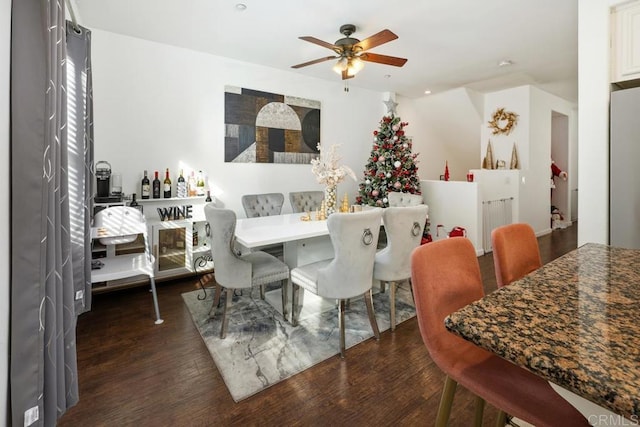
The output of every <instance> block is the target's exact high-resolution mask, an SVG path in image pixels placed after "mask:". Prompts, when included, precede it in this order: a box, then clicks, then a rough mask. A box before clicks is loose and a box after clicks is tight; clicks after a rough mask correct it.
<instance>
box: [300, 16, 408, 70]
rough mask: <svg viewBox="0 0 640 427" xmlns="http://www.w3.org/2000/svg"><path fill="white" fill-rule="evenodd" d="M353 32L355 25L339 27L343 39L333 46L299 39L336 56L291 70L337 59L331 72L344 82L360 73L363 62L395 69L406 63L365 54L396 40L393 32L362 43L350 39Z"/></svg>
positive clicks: (378, 35) (305, 63)
mask: <svg viewBox="0 0 640 427" xmlns="http://www.w3.org/2000/svg"><path fill="white" fill-rule="evenodd" d="M355 32H356V26H355V25H352V24H345V25H343V26H341V27H340V33H342V34H343V35H344V37H343V38H341V39H339V40H336V42H335V43H334V44H331V43H327V42H325V41H322V40H320V39H317V38H315V37H312V36H303V37H299V39H301V40H304V41H308V42H310V43H314V44H317V45H319V46H322V47H326V48H327V49H331V50H333V51H334V52H335V53H336V55H337V56H326V57H324V58H319V59H314V60H313V61H309V62H303V63H302V64H297V65H292V66H291V68H302V67H306V66H307V65H313V64H318V63H320V62H324V61H329V60H331V59H337V60H338V61H337V62H336V64H335V65H334V66H333V70H334V71H335V72H336V73H338V74H341V75H342V80H346V79H350V78H353V77H354V76H355V75H356V74H357V73H358V71H360V70H361V69H362V68H363V67H364V63H363V61H366V62H377V63H378V64H385V65H393V66H395V67H402V66H403V65H404V64H405V63H406V62H407V60H406V58H398V57H396V56H388V55H379V54H377V53H371V52H367V51H368V50H369V49H373V48H374V47H376V46H380V45H381V44H384V43H387V42H390V41H392V40H395V39H397V38H398V36H397V35H395V34H394V33H393V32H391V31H389V30H382V31H380V32H379V33H376V34H374V35H372V36H371V37H369V38H366V39H364V40H362V41H360V40H358V39H356V38H353V37H351V34H353V33H355Z"/></svg>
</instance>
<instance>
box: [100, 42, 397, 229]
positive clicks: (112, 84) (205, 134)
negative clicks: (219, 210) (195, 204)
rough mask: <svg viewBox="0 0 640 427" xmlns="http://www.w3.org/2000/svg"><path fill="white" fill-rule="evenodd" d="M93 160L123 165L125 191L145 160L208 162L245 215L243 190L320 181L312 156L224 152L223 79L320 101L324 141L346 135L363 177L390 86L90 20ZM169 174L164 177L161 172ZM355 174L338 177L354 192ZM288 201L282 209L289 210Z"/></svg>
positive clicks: (117, 169) (352, 161)
mask: <svg viewBox="0 0 640 427" xmlns="http://www.w3.org/2000/svg"><path fill="white" fill-rule="evenodd" d="M92 57H93V80H94V111H95V160H96V161H99V160H106V161H108V162H109V163H110V164H111V167H112V171H113V172H114V173H121V174H122V178H123V191H124V192H125V193H127V194H129V193H133V192H135V193H140V180H141V179H142V173H143V170H145V169H146V170H148V171H149V173H150V174H153V171H156V170H157V171H160V175H161V176H163V175H164V170H165V169H166V168H169V170H170V173H171V177H172V180H173V181H175V179H176V176H177V173H178V172H179V170H180V169H185V170H190V169H195V170H196V171H197V170H200V169H201V170H203V172H205V173H206V174H207V175H208V181H209V186H210V187H211V189H212V193H213V195H214V196H215V197H216V198H217V199H218V200H219V202H220V203H221V204H222V205H223V206H225V207H227V208H229V209H232V210H234V211H236V213H237V214H238V216H239V217H243V216H244V210H243V209H242V205H241V202H240V198H241V196H242V195H243V194H253V193H268V192H281V193H284V194H285V197H286V198H287V200H288V197H287V193H288V192H289V191H299V190H316V189H317V190H321V189H322V188H323V186H322V185H321V184H318V183H317V182H316V181H315V177H314V176H313V174H312V173H311V166H310V165H308V164H295V165H286V164H255V163H225V162H224V87H225V85H231V86H238V87H244V88H248V89H256V90H261V91H266V92H271V93H278V94H283V95H292V96H297V97H301V98H307V99H312V100H317V101H320V102H321V140H322V143H323V146H324V147H327V148H328V147H329V146H330V145H331V144H340V145H341V146H340V149H339V153H340V155H341V156H342V157H343V163H344V164H346V165H348V166H350V167H351V168H352V169H353V170H354V171H355V172H356V175H357V176H358V179H359V180H360V179H361V177H362V174H363V171H364V166H365V164H366V161H367V159H368V157H369V155H370V154H371V148H372V143H373V131H374V130H376V129H378V126H379V122H380V119H381V118H382V116H383V115H384V114H385V113H386V108H385V106H384V104H383V102H382V101H383V94H382V93H381V92H374V91H369V90H363V89H359V88H356V87H353V86H352V87H351V88H350V91H349V92H348V93H347V92H344V90H343V83H342V82H341V81H340V79H338V78H337V79H336V81H335V82H330V81H325V80H320V79H314V78H309V77H305V76H301V75H299V74H297V73H291V72H286V71H280V70H276V69H272V68H267V67H262V66H257V65H253V64H249V63H244V62H239V61H235V60H231V59H227V58H221V57H216V56H212V55H208V54H204V53H200V52H196V51H192V50H187V49H182V48H177V47H173V46H169V45H163V44H159V43H153V42H149V41H145V40H141V39H136V38H132V37H128V36H122V35H117V34H114V33H110V32H105V31H101V30H93V45H92ZM161 179H162V178H161ZM357 185H358V183H356V182H354V181H353V180H351V179H347V180H345V181H343V183H341V184H340V185H339V188H338V192H339V198H340V199H342V196H343V194H344V193H345V192H346V193H348V196H349V200H350V201H353V200H354V199H355V195H356V193H357ZM290 211H291V208H290V206H289V203H288V201H287V202H286V203H285V207H284V210H283V212H290Z"/></svg>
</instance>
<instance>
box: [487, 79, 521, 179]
mask: <svg viewBox="0 0 640 427" xmlns="http://www.w3.org/2000/svg"><path fill="white" fill-rule="evenodd" d="M529 87H530V86H519V87H516V88H512V89H505V90H501V91H497V92H491V93H487V94H486V95H485V97H484V117H483V121H482V127H481V131H480V135H481V146H480V165H482V159H484V157H485V156H486V154H487V146H488V145H489V141H491V150H492V152H493V163H494V164H495V162H496V161H497V160H504V161H505V162H506V164H507V168H509V164H510V163H511V152H512V151H513V144H516V150H517V152H518V160H519V163H520V169H521V170H526V169H528V168H529V132H530V128H531V124H530V123H531V117H530V111H529V109H530V102H531V101H530V99H529V96H530V95H529ZM498 108H504V109H505V111H511V112H513V113H516V114H518V122H517V124H516V125H515V126H514V127H513V129H512V131H511V133H510V134H509V135H504V134H498V135H494V134H493V130H492V129H491V128H490V127H489V124H488V123H489V121H490V120H492V119H493V115H494V114H495V112H496V110H497V109H498Z"/></svg>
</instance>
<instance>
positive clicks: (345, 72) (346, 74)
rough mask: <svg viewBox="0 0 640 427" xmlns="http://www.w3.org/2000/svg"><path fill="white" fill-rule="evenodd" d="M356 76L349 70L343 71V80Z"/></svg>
mask: <svg viewBox="0 0 640 427" xmlns="http://www.w3.org/2000/svg"><path fill="white" fill-rule="evenodd" d="M354 77H355V76H350V75H349V74H348V73H347V70H344V71H342V80H347V79H352V78H354Z"/></svg>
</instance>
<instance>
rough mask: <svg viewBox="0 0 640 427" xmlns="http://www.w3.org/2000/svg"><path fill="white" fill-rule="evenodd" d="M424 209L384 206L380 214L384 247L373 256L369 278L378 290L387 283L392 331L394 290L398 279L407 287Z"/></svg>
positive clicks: (394, 327)
mask: <svg viewBox="0 0 640 427" xmlns="http://www.w3.org/2000/svg"><path fill="white" fill-rule="evenodd" d="M428 212H429V207H428V206H427V205H417V206H407V207H391V208H386V209H385V210H384V213H383V214H382V222H383V224H384V229H385V232H386V234H387V246H385V248H384V249H382V250H381V251H379V252H378V253H377V254H376V256H375V262H374V265H373V278H374V279H375V280H379V281H380V285H381V288H382V289H384V287H385V284H388V285H389V305H390V316H391V319H390V320H391V330H392V331H394V330H395V329H396V290H397V287H398V284H399V283H402V282H408V283H409V286H410V287H411V280H410V279H411V252H413V250H414V249H415V248H417V247H418V246H420V240H421V239H422V232H423V230H424V225H425V222H426V218H427V214H428ZM411 293H412V294H413V288H411Z"/></svg>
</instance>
